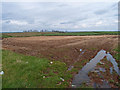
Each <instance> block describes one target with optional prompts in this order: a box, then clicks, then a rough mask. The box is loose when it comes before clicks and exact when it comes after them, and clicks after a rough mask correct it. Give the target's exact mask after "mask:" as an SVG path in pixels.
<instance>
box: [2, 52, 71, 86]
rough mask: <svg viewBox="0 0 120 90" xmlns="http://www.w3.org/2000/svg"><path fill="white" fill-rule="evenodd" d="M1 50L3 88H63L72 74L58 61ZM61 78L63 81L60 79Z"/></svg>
mask: <svg viewBox="0 0 120 90" xmlns="http://www.w3.org/2000/svg"><path fill="white" fill-rule="evenodd" d="M50 62H51V61H50V60H48V59H45V58H37V57H34V56H25V55H22V54H17V53H14V52H12V51H7V50H2V63H3V68H2V69H3V71H4V74H3V78H2V80H3V81H2V85H3V88H65V87H68V85H69V83H68V80H70V79H71V78H72V75H71V74H70V73H69V72H67V66H66V64H65V63H63V62H60V61H53V63H52V64H51V63H50ZM60 78H63V79H64V80H65V81H62V80H61V79H60Z"/></svg>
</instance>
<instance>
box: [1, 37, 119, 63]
mask: <svg viewBox="0 0 120 90" xmlns="http://www.w3.org/2000/svg"><path fill="white" fill-rule="evenodd" d="M117 45H118V36H117V35H101V36H39V37H19V38H5V39H3V40H2V48H3V49H8V50H12V51H14V52H17V53H22V54H25V55H32V56H37V57H45V58H48V59H51V60H60V61H63V62H65V63H66V64H67V65H71V64H72V63H73V62H74V61H76V59H77V58H78V56H79V54H80V53H81V52H80V51H79V49H82V50H85V53H84V54H83V55H82V56H81V58H80V60H88V59H89V60H90V59H91V58H93V57H94V56H95V55H96V53H97V52H98V51H99V50H101V49H104V50H106V51H109V52H110V53H112V54H114V52H113V51H112V49H113V48H115V47H116V46H117ZM80 60H79V61H80Z"/></svg>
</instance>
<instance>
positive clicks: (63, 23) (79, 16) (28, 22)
mask: <svg viewBox="0 0 120 90" xmlns="http://www.w3.org/2000/svg"><path fill="white" fill-rule="evenodd" d="M30 29H32V30H41V29H47V30H65V31H66V30H69V31H78V30H79V31H84V30H86V31H93V30H101V31H102V30H107V31H114V30H118V3H117V2H109V3H108V2H92V3H89V2H34V3H33V2H2V31H3V32H19V31H23V30H30Z"/></svg>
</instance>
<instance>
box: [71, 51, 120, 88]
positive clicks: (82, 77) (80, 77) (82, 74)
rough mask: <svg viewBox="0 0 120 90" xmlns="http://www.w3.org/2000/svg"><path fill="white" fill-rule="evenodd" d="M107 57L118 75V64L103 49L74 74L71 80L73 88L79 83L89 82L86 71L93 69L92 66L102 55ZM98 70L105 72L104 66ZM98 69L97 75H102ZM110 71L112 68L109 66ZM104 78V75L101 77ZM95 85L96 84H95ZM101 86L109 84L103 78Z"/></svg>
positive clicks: (119, 73)
mask: <svg viewBox="0 0 120 90" xmlns="http://www.w3.org/2000/svg"><path fill="white" fill-rule="evenodd" d="M105 56H106V57H107V60H108V61H110V62H111V63H112V64H113V67H114V70H115V71H116V72H117V74H118V75H119V76H120V70H119V68H118V64H117V62H116V61H115V59H114V58H113V57H112V55H111V54H110V53H107V54H106V51H105V50H100V51H99V52H98V53H97V55H96V56H95V57H94V58H93V59H91V60H90V61H89V63H87V64H86V65H85V66H84V67H83V68H82V69H81V70H80V71H79V73H78V74H77V75H75V77H74V79H73V81H72V87H73V88H77V87H80V86H81V84H82V83H83V82H84V83H89V82H90V78H89V77H88V73H89V72H90V71H93V70H94V67H95V66H96V65H97V63H99V62H100V60H102V59H103V58H104V57H105ZM99 71H103V72H105V69H104V68H99ZM99 71H98V75H100V76H102V75H101V74H100V72H99ZM111 72H112V68H111ZM103 78H104V77H103ZM95 86H96V85H95ZM102 87H103V88H110V86H109V85H108V82H107V81H105V80H103V85H102Z"/></svg>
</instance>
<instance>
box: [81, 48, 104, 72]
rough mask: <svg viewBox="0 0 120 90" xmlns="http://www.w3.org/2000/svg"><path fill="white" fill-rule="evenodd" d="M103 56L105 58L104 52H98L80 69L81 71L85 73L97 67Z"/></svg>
mask: <svg viewBox="0 0 120 90" xmlns="http://www.w3.org/2000/svg"><path fill="white" fill-rule="evenodd" d="M105 56H106V51H105V50H101V51H99V52H98V53H97V55H96V56H95V57H94V58H93V59H92V60H90V62H89V63H87V64H86V65H85V66H84V67H83V68H82V71H84V72H85V73H88V72H90V71H92V70H93V69H94V67H95V66H96V65H97V63H99V62H100V60H102V59H103V58H104V57H105Z"/></svg>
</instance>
